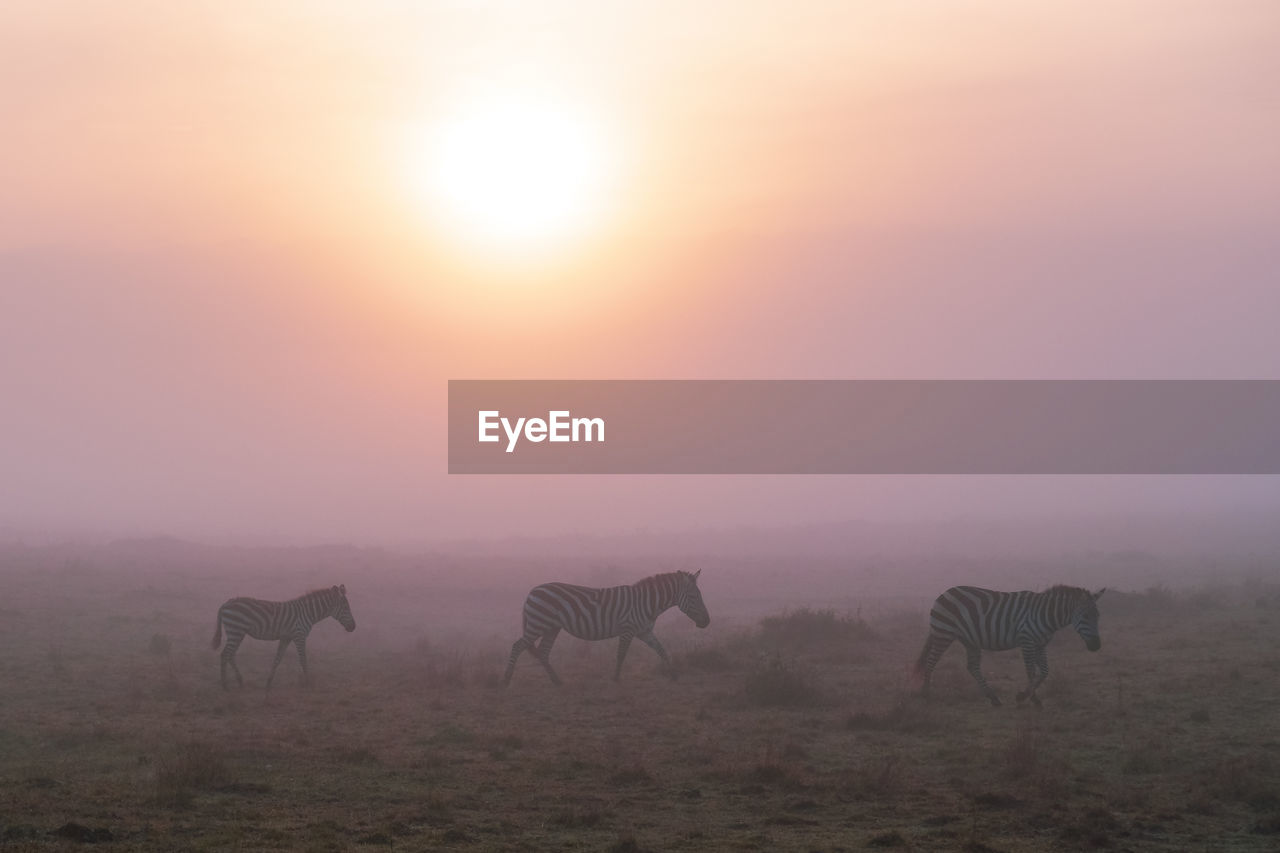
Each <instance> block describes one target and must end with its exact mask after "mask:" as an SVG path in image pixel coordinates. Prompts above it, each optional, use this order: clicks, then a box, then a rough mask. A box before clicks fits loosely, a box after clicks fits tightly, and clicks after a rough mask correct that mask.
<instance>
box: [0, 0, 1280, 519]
mask: <svg viewBox="0 0 1280 853" xmlns="http://www.w3.org/2000/svg"><path fill="white" fill-rule="evenodd" d="M602 5H608V4H595V3H586V2H561V3H547V4H541V3H539V4H518V3H496V2H494V3H486V2H466V3H464V2H456V3H441V4H412V3H392V2H384V3H370V4H349V3H332V4H317V3H301V2H277V3H254V4H242V5H236V4H226V3H222V4H203V5H202V4H178V5H169V4H155V3H146V4H143V3H125V4H109V5H106V6H89V7H81V6H79V5H76V4H69V3H68V4H57V3H48V2H39V3H36V2H25V0H19V2H15V3H8V4H5V6H4V8H3V9H0V114H2V115H4V117H5V132H4V134H3V135H2V138H0V153H2V154H3V156H2V157H0V186H3V187H4V192H3V193H0V476H2V477H3V481H4V483H5V487H4V488H3V489H2V490H0V530H3V529H9V530H22V529H26V528H32V527H53V528H60V529H76V528H85V529H93V530H98V531H118V532H163V531H168V532H175V533H179V534H183V535H195V536H227V537H235V536H241V535H244V536H268V537H271V536H275V537H281V538H288V539H304V540H306V539H326V540H329V539H348V538H350V539H357V540H388V541H406V540H424V539H430V538H434V537H441V536H456V535H490V534H493V535H501V534H505V533H508V532H521V533H531V532H538V531H546V532H554V533H559V532H563V531H585V532H593V531H606V530H629V529H633V528H636V527H652V528H673V527H696V526H702V525H725V524H737V523H742V522H772V521H781V522H792V521H800V520H807V519H820V520H829V519H838V518H844V517H851V516H858V517H867V518H911V517H953V516H964V515H967V514H1002V513H1027V514H1055V513H1064V512H1065V513H1071V512H1089V511H1098V510H1101V511H1108V512H1109V511H1114V512H1148V511H1163V510H1167V509H1179V508H1185V507H1192V508H1218V509H1222V508H1226V509H1231V508H1237V507H1258V506H1262V507H1274V506H1275V505H1276V503H1277V498H1280V489H1277V487H1276V485H1275V484H1274V483H1273V481H1272V479H1270V478H1241V479H1238V480H1232V479H1229V478H1214V479H1195V478H1187V479H1175V478H1149V479H1148V478H1134V479H1129V480H1123V481H1121V480H1099V479H1081V478H1057V479H1054V478H804V477H793V478H781V477H778V478H709V477H708V478H589V477H581V478H559V479H555V478H521V479H517V478H498V477H474V478H462V477H452V478H450V477H448V476H446V475H445V474H444V471H445V466H446V459H445V446H444V433H443V425H444V409H443V406H444V401H445V391H446V386H445V382H446V380H447V379H449V378H1039V377H1043V378H1094V377H1098V378H1145V377H1150V378H1174V377H1177V378H1280V344H1277V342H1276V340H1277V338H1276V334H1275V318H1276V317H1277V316H1280V288H1277V287H1276V281H1275V276H1276V270H1277V269H1280V241H1277V239H1276V235H1277V233H1280V154H1278V153H1277V152H1280V100H1278V99H1277V95H1276V87H1275V81H1276V80H1280V58H1278V57H1280V7H1277V6H1276V5H1275V4H1274V3H1270V2H1223V3H1168V2H1117V3H1109V4H1105V5H1095V4H1068V3H1058V4H1027V3H1023V2H1012V0H1010V2H971V3H960V2H957V3H943V2H938V3H919V4H901V3H893V2H868V3H857V4H850V3H836V2H830V3H800V4H793V3H787V4H783V3H776V4H764V3H758V4H743V3H727V2H714V3H701V4H684V3H680V4H677V3H667V4H644V5H643V7H642V6H641V5H640V4H635V5H628V6H627V7H626V8H627V11H621V10H619V9H615V8H601V6H602ZM619 5H621V4H619ZM691 7H692V8H691ZM904 7H905V8H904ZM477 79H480V80H488V81H497V82H496V83H495V85H501V83H502V81H504V80H511V79H536V80H537V81H538V82H539V85H542V86H544V87H547V88H551V89H555V90H556V91H558V92H559V93H561V94H562V95H563V96H564V97H566V98H571V99H575V100H577V101H578V102H580V103H582V104H584V105H585V108H586V109H587V110H588V111H589V112H592V114H594V115H597V116H599V118H600V120H601V121H604V122H607V123H609V125H610V126H611V127H612V128H614V129H615V131H616V134H617V136H618V138H619V140H620V142H619V146H620V149H622V150H623V151H624V153H625V158H624V164H625V165H624V167H623V168H622V169H621V170H620V174H619V179H618V184H617V186H616V187H615V188H614V190H613V193H614V197H613V199H612V201H613V204H612V207H611V213H610V215H609V217H608V219H607V221H604V222H602V223H601V227H600V228H599V229H597V230H596V231H595V232H593V234H592V235H591V236H590V238H589V239H584V240H583V241H582V243H581V244H580V245H578V246H576V247H575V248H573V249H572V250H571V251H567V252H565V253H564V254H563V255H561V256H560V257H558V258H557V259H556V260H555V262H554V263H548V264H542V265H539V266H536V267H530V268H527V269H521V268H516V269H508V270H506V271H504V272H503V273H501V274H494V273H492V272H491V271H486V269H485V268H484V266H483V264H480V263H477V261H476V259H475V258H469V257H467V255H466V253H465V252H464V251H462V250H460V249H459V248H458V247H456V246H453V245H451V244H450V242H449V239H448V237H447V235H444V234H442V233H438V232H437V230H436V229H435V228H434V226H433V225H432V223H431V222H430V221H429V220H428V219H427V218H426V217H424V216H423V215H422V214H421V209H420V204H419V203H418V201H417V200H415V199H414V198H413V197H412V193H411V192H409V191H408V189H407V184H408V176H407V166H406V162H405V158H406V154H405V150H406V145H407V144H408V143H409V142H410V141H411V140H413V139H414V138H415V137H414V134H415V132H417V129H420V128H421V127H423V126H427V127H429V126H431V123H432V122H433V121H436V120H438V119H439V117H440V115H441V114H442V111H443V110H445V109H446V105H447V104H448V103H450V102H451V99H456V97H457V92H459V91H463V90H465V88H466V86H467V85H468V84H469V82H474V81H475V80H477ZM410 156H411V155H410Z"/></svg>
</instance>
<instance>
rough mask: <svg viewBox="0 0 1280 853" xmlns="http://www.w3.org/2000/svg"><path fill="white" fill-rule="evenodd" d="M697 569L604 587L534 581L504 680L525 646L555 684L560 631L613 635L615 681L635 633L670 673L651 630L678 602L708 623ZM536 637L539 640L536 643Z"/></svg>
mask: <svg viewBox="0 0 1280 853" xmlns="http://www.w3.org/2000/svg"><path fill="white" fill-rule="evenodd" d="M700 574H702V572H701V570H699V571H697V572H694V573H693V574H690V573H689V572H668V573H666V574H660V575H653V576H652V577H647V578H644V579H643V580H640V581H637V582H636V583H634V584H631V585H630V586H612V587H607V588H605V589H596V588H594V587H589V586H574V585H573V584H567V583H544V584H542V585H541V586H535V587H534V588H533V589H532V590H530V591H529V596H528V597H527V598H526V599H525V601H524V635H523V636H522V637H521V638H520V639H518V640H516V641H515V643H514V644H513V645H512V646H511V658H510V660H508V661H507V674H506V677H505V678H504V679H503V684H504V685H506V684H510V683H511V674H512V673H513V672H514V671H515V668H516V659H517V658H518V657H520V653H521V652H523V651H524V650H525V649H528V650H529V651H530V652H532V653H533V656H534V657H536V658H537V659H538V662H539V663H541V664H542V668H543V669H545V670H546V671H547V675H549V676H551V681H552V683H554V684H559V683H560V676H558V675H556V671H555V670H554V669H552V668H551V647H552V645H554V644H555V641H556V636H557V635H558V634H559V633H560V632H561V631H562V630H564V631H568V632H569V633H570V634H572V635H573V636H575V637H578V638H580V639H583V640H607V639H609V638H610V637H617V638H618V665H617V667H616V668H615V669H614V671H613V680H614V681H617V680H618V677H619V676H620V675H621V674H622V661H623V659H624V658H625V657H626V656H627V649H629V648H630V647H631V640H632V639H633V638H639V639H640V640H641V641H643V642H644V643H645V644H646V645H648V646H649V647H650V648H652V649H653V650H654V651H655V652H657V653H658V657H660V658H662V662H663V663H664V664H666V665H667V670H668V672H669V673H670V675H671V677H672V678H674V677H675V672H674V670H672V669H671V658H669V657H668V656H667V650H666V649H664V648H663V647H662V643H660V642H658V638H657V637H655V636H654V635H653V623H654V622H655V621H656V620H657V618H658V616H660V615H661V614H662V613H663V612H665V611H666V610H669V609H670V608H672V607H679V608H680V612H682V613H683V614H684V615H686V616H688V617H689V618H690V619H692V620H693V624H695V625H697V626H698V627H699V628H705V627H707V625H708V624H710V622H711V616H710V615H709V614H708V613H707V606H706V605H705V604H703V602H702V593H701V592H700V591H699V590H698V575H700ZM539 638H541V640H542V642H541V643H538V639H539Z"/></svg>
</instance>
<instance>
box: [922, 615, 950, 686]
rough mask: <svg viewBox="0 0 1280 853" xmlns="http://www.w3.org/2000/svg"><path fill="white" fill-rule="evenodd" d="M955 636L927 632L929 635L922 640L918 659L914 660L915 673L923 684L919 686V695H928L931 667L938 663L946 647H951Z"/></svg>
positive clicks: (931, 676) (931, 673)
mask: <svg viewBox="0 0 1280 853" xmlns="http://www.w3.org/2000/svg"><path fill="white" fill-rule="evenodd" d="M954 640H955V637H953V636H951V635H950V634H935V633H933V632H932V631H931V632H929V637H928V639H926V640H925V641H924V650H923V651H922V652H920V659H919V660H918V661H916V673H917V674H918V675H920V676H921V677H922V678H923V679H924V684H923V685H922V686H921V688H920V695H922V696H925V697H928V695H929V682H930V680H931V679H932V678H933V669H934V667H936V666H937V665H938V661H939V660H941V659H942V655H943V653H944V652H946V650H947V649H949V648H951V643H952V642H953V641H954Z"/></svg>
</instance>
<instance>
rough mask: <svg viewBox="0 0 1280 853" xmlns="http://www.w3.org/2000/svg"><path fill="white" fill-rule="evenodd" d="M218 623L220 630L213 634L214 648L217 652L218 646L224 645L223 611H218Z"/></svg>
mask: <svg viewBox="0 0 1280 853" xmlns="http://www.w3.org/2000/svg"><path fill="white" fill-rule="evenodd" d="M216 621H217V625H218V630H216V631H214V632H213V648H214V649H215V650H216V649H217V648H218V646H220V645H222V611H221V610H219V611H218V616H217V618H216Z"/></svg>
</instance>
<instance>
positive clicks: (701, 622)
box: [693, 616, 711, 628]
mask: <svg viewBox="0 0 1280 853" xmlns="http://www.w3.org/2000/svg"><path fill="white" fill-rule="evenodd" d="M693 624H695V625H697V626H698V627H699V628H705V627H707V626H708V625H710V624H711V617H710V616H708V617H707V618H706V619H702V620H699V621H695V622H694V623H693Z"/></svg>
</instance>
